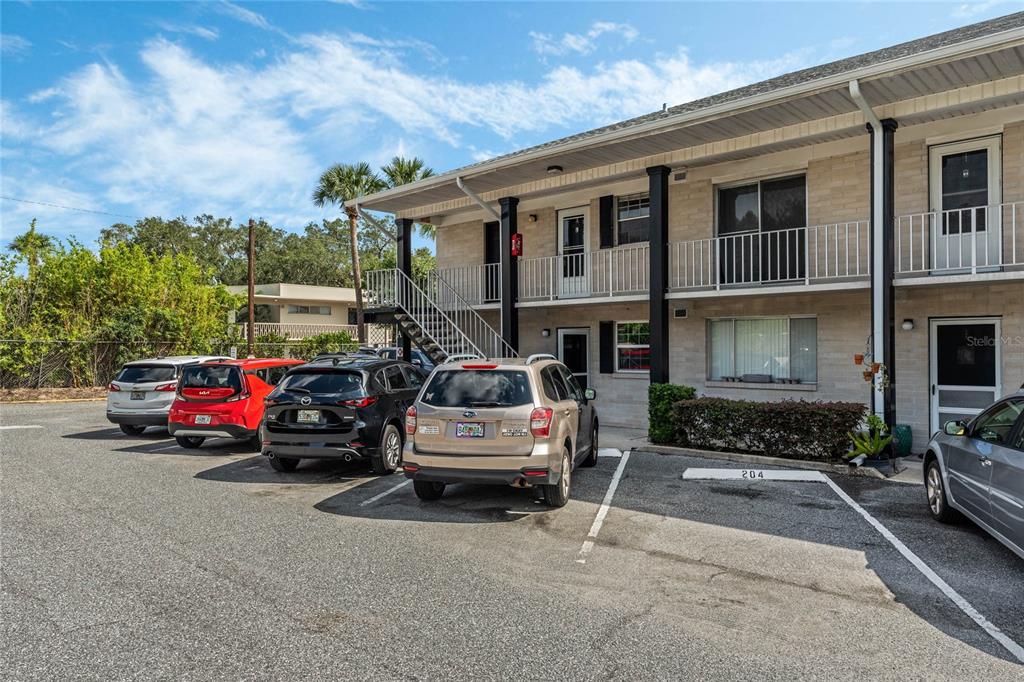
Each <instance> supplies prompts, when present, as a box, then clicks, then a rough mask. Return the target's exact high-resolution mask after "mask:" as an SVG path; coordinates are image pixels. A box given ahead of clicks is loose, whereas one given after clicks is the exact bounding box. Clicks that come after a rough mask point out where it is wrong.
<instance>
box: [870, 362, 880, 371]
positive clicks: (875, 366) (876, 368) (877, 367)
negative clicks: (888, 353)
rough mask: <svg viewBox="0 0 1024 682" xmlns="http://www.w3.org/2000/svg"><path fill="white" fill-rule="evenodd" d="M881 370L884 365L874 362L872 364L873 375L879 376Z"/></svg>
mask: <svg viewBox="0 0 1024 682" xmlns="http://www.w3.org/2000/svg"><path fill="white" fill-rule="evenodd" d="M880 369H882V363H880V362H872V363H871V373H872V374H878V370H880Z"/></svg>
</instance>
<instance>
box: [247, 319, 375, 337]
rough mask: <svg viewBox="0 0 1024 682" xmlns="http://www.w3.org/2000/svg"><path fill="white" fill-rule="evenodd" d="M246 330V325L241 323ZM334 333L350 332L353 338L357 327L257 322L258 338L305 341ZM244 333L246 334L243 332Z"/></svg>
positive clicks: (348, 325)
mask: <svg viewBox="0 0 1024 682" xmlns="http://www.w3.org/2000/svg"><path fill="white" fill-rule="evenodd" d="M239 325H240V326H242V327H243V328H244V326H245V323H244V322H240V323H239ZM334 332H348V333H349V334H351V335H352V338H355V337H356V326H355V325H354V324H302V323H295V324H293V323H289V322H257V323H256V329H255V333H256V336H262V335H264V334H280V335H281V336H284V335H287V336H288V338H290V339H304V338H306V337H308V336H316V335H317V334H330V333H334ZM243 333H244V332H243Z"/></svg>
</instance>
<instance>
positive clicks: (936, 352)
mask: <svg viewBox="0 0 1024 682" xmlns="http://www.w3.org/2000/svg"><path fill="white" fill-rule="evenodd" d="M929 336H930V339H931V350H930V353H929V358H930V360H929V364H930V373H931V380H930V384H931V432H932V433H934V432H935V431H938V430H939V429H941V428H942V425H943V424H945V423H946V422H948V421H953V420H957V419H972V418H974V417H975V416H977V415H979V414H981V412H982V411H983V410H984V409H985V408H986V407H988V406H989V405H991V404H992V403H994V402H995V401H996V400H997V399H998V398H999V397H1000V396H1001V392H1002V385H1001V384H1002V382H1001V376H1000V366H1001V363H1002V357H1001V352H1000V346H1001V340H1000V324H999V319H998V318H991V317H987V318H986V317H977V318H960V319H955V320H932V321H931V328H930V334H929Z"/></svg>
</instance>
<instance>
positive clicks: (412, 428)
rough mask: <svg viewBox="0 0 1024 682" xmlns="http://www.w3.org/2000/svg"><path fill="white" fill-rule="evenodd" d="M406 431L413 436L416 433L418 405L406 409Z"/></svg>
mask: <svg viewBox="0 0 1024 682" xmlns="http://www.w3.org/2000/svg"><path fill="white" fill-rule="evenodd" d="M405 433H406V435H409V436H411V435H412V434H414V433H416V406H415V405H413V406H412V407H410V408H409V409H408V410H406V411H405Z"/></svg>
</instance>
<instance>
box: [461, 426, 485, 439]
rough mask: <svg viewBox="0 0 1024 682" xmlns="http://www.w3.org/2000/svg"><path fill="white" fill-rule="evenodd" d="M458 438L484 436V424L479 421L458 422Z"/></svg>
mask: <svg viewBox="0 0 1024 682" xmlns="http://www.w3.org/2000/svg"><path fill="white" fill-rule="evenodd" d="M455 437H456V438H483V437H484V425H483V424H480V423H479V422H457V423H456V424H455Z"/></svg>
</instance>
